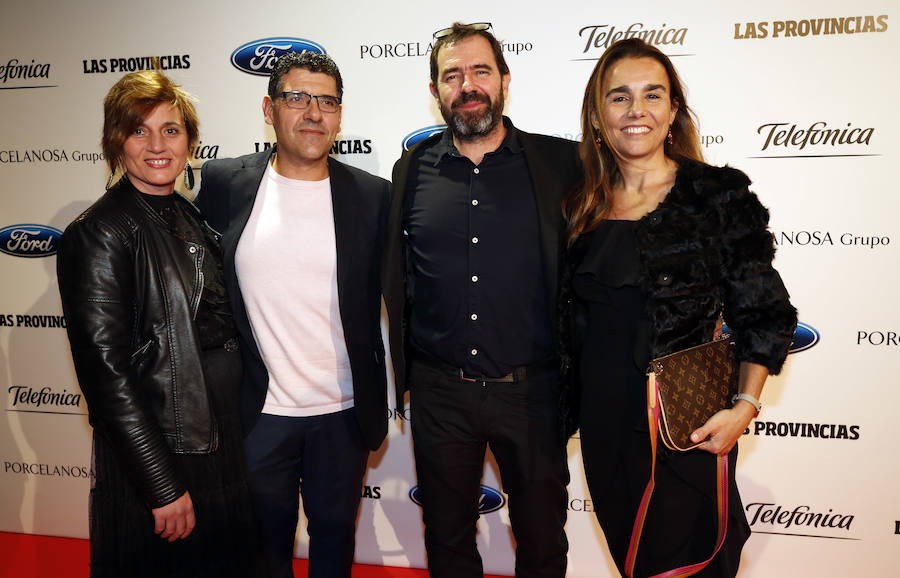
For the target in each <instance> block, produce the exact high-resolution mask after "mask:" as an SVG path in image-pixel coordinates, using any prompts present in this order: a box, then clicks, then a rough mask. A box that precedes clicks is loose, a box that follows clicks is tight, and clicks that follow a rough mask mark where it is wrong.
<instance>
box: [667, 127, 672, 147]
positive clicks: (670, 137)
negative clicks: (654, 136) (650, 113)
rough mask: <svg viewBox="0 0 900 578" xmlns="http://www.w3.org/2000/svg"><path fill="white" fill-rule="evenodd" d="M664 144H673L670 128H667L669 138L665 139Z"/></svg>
mask: <svg viewBox="0 0 900 578" xmlns="http://www.w3.org/2000/svg"><path fill="white" fill-rule="evenodd" d="M666 142H667V143H669V144H672V142H673V139H672V128H671V127H670V128H669V136H667V137H666Z"/></svg>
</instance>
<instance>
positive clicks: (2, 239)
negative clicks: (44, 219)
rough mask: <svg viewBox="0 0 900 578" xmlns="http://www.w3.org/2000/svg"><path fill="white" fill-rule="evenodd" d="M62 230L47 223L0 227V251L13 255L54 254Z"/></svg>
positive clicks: (34, 255) (42, 255) (37, 255)
mask: <svg viewBox="0 0 900 578" xmlns="http://www.w3.org/2000/svg"><path fill="white" fill-rule="evenodd" d="M61 236H62V231H60V230H59V229H57V228H55V227H48V226H47V225H10V226H8V227H3V228H2V229H0V251H3V252H4V253H6V254H7V255H13V256H15V257H49V256H50V255H54V254H56V248H57V247H58V246H59V238H60V237H61Z"/></svg>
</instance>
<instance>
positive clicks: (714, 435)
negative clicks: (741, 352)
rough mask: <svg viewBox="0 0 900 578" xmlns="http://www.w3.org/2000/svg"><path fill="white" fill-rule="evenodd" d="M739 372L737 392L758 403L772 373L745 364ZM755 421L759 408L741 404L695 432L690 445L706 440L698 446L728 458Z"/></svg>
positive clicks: (715, 415)
mask: <svg viewBox="0 0 900 578" xmlns="http://www.w3.org/2000/svg"><path fill="white" fill-rule="evenodd" d="M738 371H739V377H738V391H740V392H741V393H746V394H748V395H750V396H751V397H755V398H756V399H759V396H760V394H761V393H762V389H763V385H764V384H765V383H766V378H767V377H768V376H769V370H768V369H766V367H765V366H763V365H760V364H758V363H751V362H749V361H742V362H741V365H740V368H739V370H738ZM754 417H756V408H755V407H754V406H753V405H752V404H751V403H750V402H748V401H745V400H738V402H737V403H736V404H735V406H734V407H732V408H731V409H723V410H720V411H718V412H717V413H715V414H713V416H712V417H711V418H709V419H708V420H706V423H705V424H703V425H702V426H700V427H699V428H697V429H695V430H694V431H693V433H691V441H692V442H693V443H695V444H696V443H700V442H701V441H703V440H706V441H704V442H703V443H702V444H700V445H699V446H698V448H699V449H701V450H706V451H708V452H709V453H711V454H727V453H728V452H730V451H731V448H733V447H734V444H735V443H737V441H738V438H739V437H741V436H742V435H743V434H744V431H745V430H746V429H747V426H749V425H750V422H751V421H753V418H754Z"/></svg>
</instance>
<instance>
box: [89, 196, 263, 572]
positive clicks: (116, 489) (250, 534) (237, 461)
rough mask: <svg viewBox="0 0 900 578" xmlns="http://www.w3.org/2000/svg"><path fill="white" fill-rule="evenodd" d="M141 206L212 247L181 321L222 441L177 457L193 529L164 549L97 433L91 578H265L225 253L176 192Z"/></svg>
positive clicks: (148, 513) (165, 543)
mask: <svg viewBox="0 0 900 578" xmlns="http://www.w3.org/2000/svg"><path fill="white" fill-rule="evenodd" d="M142 198H143V199H144V200H145V201H146V202H148V203H149V204H150V205H151V206H152V207H153V208H154V209H155V210H156V211H157V212H158V213H159V214H160V215H161V216H162V217H163V219H164V220H165V221H166V223H167V225H168V227H167V228H168V231H169V233H170V234H173V235H176V236H178V237H180V238H183V239H185V240H187V241H190V242H194V243H202V244H204V245H205V248H206V251H205V255H206V257H205V258H204V262H203V265H202V272H203V277H204V280H203V293H202V296H201V302H200V304H199V306H198V310H197V316H196V319H194V320H189V319H186V320H184V322H185V323H194V324H195V325H196V328H197V331H198V335H199V338H200V343H201V346H202V347H203V359H202V364H203V376H204V380H205V382H206V387H207V388H208V395H209V400H210V404H211V406H212V414H213V416H214V419H215V424H216V428H217V430H218V440H219V443H218V447H217V448H216V450H215V451H213V452H212V453H209V454H199V455H185V454H173V455H174V458H175V463H176V466H177V471H178V473H179V475H180V476H181V479H182V480H183V481H184V483H185V485H186V487H187V488H188V492H189V493H190V496H191V501H192V502H193V506H194V514H195V516H196V526H195V528H194V531H193V532H192V533H191V535H190V536H188V537H187V538H185V539H182V540H176V541H174V542H168V541H167V540H164V539H162V538H160V537H159V536H158V535H156V534H155V533H154V532H153V528H154V520H153V515H152V513H151V511H150V508H149V507H148V506H147V504H146V503H145V502H144V501H143V500H142V499H141V496H140V495H139V494H138V492H137V491H136V490H135V489H134V486H133V485H132V483H131V481H130V479H129V472H127V471H126V470H124V469H123V468H122V466H121V464H120V461H119V459H118V458H117V456H116V453H115V452H114V451H113V448H112V447H111V446H110V444H109V442H108V441H107V440H106V439H105V438H104V437H103V436H102V435H100V434H97V433H96V432H95V434H94V451H93V468H92V469H93V484H92V488H91V495H90V536H91V577H92V578H99V577H102V578H107V577H109V578H113V577H115V578H129V577H147V578H151V577H152V578H176V577H179V578H180V577H184V578H189V577H190V578H202V577H209V578H212V577H217V578H218V577H234V578H238V577H241V578H244V577H247V576H262V575H263V574H262V570H261V569H260V568H258V566H259V564H260V561H261V559H262V558H261V556H259V554H258V552H259V543H258V533H257V529H256V520H255V518H254V515H253V511H252V506H251V501H250V495H249V490H248V486H247V467H246V462H245V459H244V449H243V438H242V436H241V429H240V423H239V417H238V415H239V414H238V400H239V388H240V384H241V375H242V372H241V356H240V352H238V351H237V350H236V348H235V347H234V346H233V345H232V344H233V343H236V342H235V341H234V340H233V339H232V338H233V337H234V336H236V335H237V331H236V329H235V326H234V323H233V320H232V319H231V312H230V308H229V306H228V301H227V298H226V294H225V286H224V283H223V277H222V254H221V249H220V248H219V245H218V242H217V240H216V239H215V238H214V237H213V235H212V233H211V232H210V231H209V230H208V229H207V228H206V227H204V226H203V225H202V224H201V222H200V219H199V217H198V216H197V215H196V211H195V210H194V209H193V208H192V207H191V206H190V205H189V202H188V201H187V200H186V199H184V198H182V197H180V196H179V195H177V194H172V195H167V196H154V195H142ZM173 297H177V296H173ZM184 298H186V297H184ZM226 344H227V346H226Z"/></svg>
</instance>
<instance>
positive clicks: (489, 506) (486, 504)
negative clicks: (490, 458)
mask: <svg viewBox="0 0 900 578" xmlns="http://www.w3.org/2000/svg"><path fill="white" fill-rule="evenodd" d="M409 499H410V500H412V501H413V502H415V503H416V504H418V505H419V506H421V505H422V498H421V491H420V490H419V486H413V488H412V489H411V490H410V491H409ZM504 505H506V496H504V495H503V493H502V492H500V491H499V490H495V489H494V488H492V487H490V486H481V494H480V495H479V496H478V513H479V514H488V513H490V512H496V511H497V510H499V509H500V508H502V507H503V506H504Z"/></svg>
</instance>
